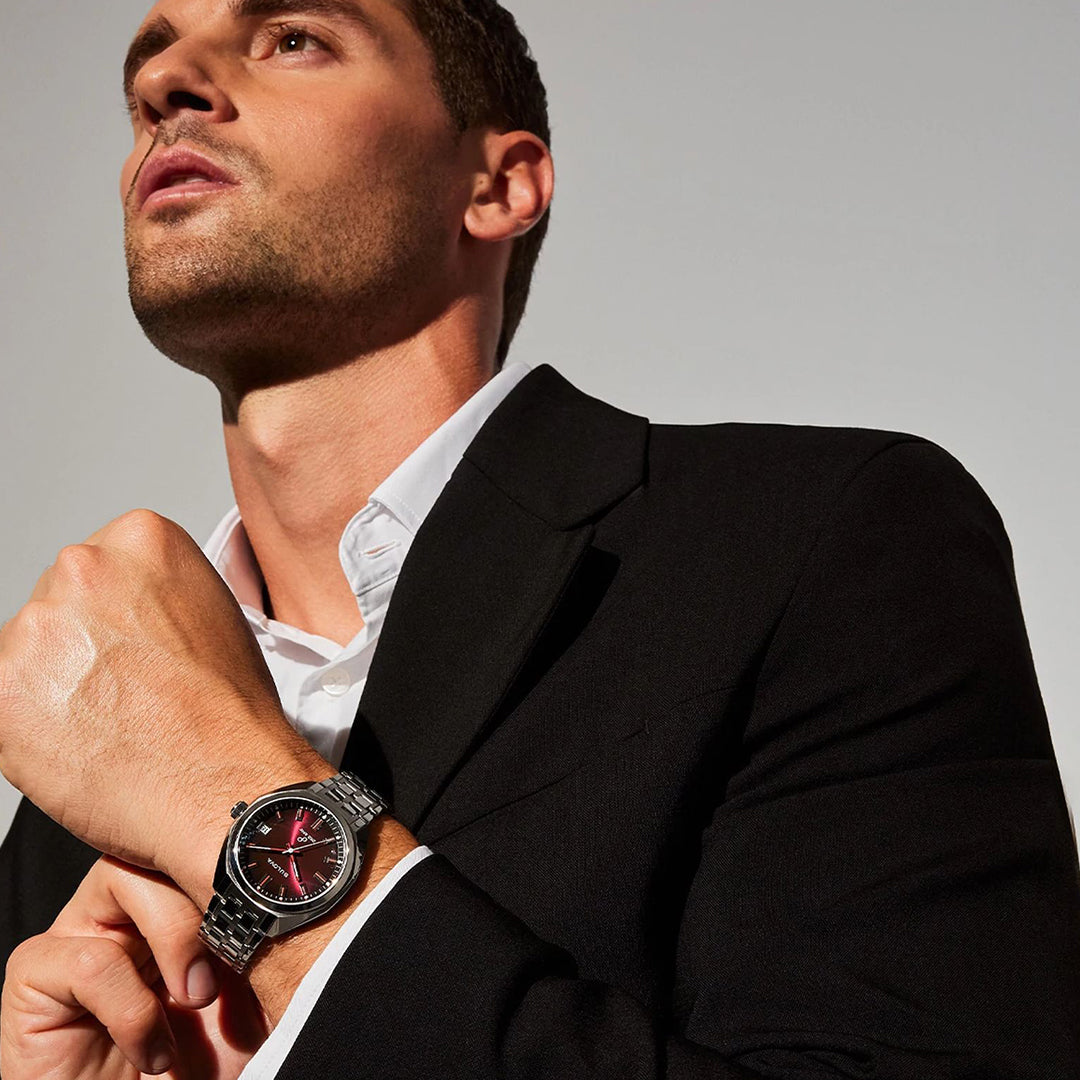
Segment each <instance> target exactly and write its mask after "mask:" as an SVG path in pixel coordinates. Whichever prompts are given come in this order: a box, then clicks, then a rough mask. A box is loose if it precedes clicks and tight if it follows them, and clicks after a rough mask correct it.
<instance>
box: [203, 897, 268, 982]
mask: <svg viewBox="0 0 1080 1080" xmlns="http://www.w3.org/2000/svg"><path fill="white" fill-rule="evenodd" d="M273 921H274V915H273V913H272V912H259V911H255V910H254V909H253V908H252V907H251V903H250V901H249V900H247V899H245V898H244V897H243V896H242V895H241V894H240V893H239V892H238V891H237V889H236V886H235V885H233V883H232V882H231V881H230V882H229V889H228V891H227V892H226V893H225V894H224V895H222V894H221V893H218V892H216V893H214V895H213V896H211V897H210V906H209V907H208V908H207V909H206V914H205V915H203V921H202V926H200V927H199V937H200V938H202V940H203V941H205V942H206V944H207V945H209V946H210V948H211V949H213V950H214V952H215V953H217V955H218V956H220V957H221V958H222V959H223V960H225V961H227V962H228V964H229V966H230V967H231V968H232V969H233V970H234V971H236V972H243V971H244V969H245V968H246V967H247V966H248V964H249V963H250V962H251V957H252V955H253V954H254V952H255V950H256V949H257V948H258V947H259V945H260V944H261V942H262V940H263V938H264V937H266V929H267V927H268V926H269V925H270V924H271V923H272V922H273Z"/></svg>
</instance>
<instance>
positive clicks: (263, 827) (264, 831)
mask: <svg viewBox="0 0 1080 1080" xmlns="http://www.w3.org/2000/svg"><path fill="white" fill-rule="evenodd" d="M269 831H270V826H269V825H267V824H266V822H265V821H264V822H263V823H262V824H261V825H260V826H259V832H261V833H262V834H263V836H265V835H266V834H267V833H268V832H269Z"/></svg>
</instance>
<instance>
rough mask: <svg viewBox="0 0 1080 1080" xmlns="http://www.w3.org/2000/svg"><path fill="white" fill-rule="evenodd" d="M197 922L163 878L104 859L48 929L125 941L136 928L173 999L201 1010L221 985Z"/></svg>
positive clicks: (196, 913) (197, 915)
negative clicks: (200, 937) (102, 935)
mask: <svg viewBox="0 0 1080 1080" xmlns="http://www.w3.org/2000/svg"><path fill="white" fill-rule="evenodd" d="M201 924H202V912H201V911H200V910H199V908H197V907H196V906H195V904H194V903H192V901H191V899H190V897H189V896H188V895H187V893H185V892H184V891H183V890H182V889H181V888H180V887H179V886H178V885H176V884H175V882H173V881H172V880H170V879H169V878H167V877H165V875H164V874H159V873H156V872H155V871H153V870H146V869H143V868H142V867H138V866H131V865H130V864H128V863H125V862H123V861H121V860H119V859H114V858H113V857H111V856H108V855H105V856H102V857H101V858H100V859H98V861H97V862H96V863H94V865H93V866H92V867H91V868H90V871H89V873H87V875H86V877H84V878H83V880H82V882H81V883H80V884H79V887H78V889H76V891H75V895H74V896H72V898H71V900H70V901H68V904H67V905H66V906H65V908H64V909H63V910H62V911H61V912H60V914H59V915H58V916H57V917H56V921H55V922H54V923H53V926H52V929H53V930H55V931H56V932H57V933H63V934H68V935H71V936H80V935H91V934H101V933H105V934H107V935H109V936H111V937H113V938H114V939H115V940H118V941H120V942H121V943H123V942H124V938H125V936H126V935H128V934H130V933H131V932H132V931H131V928H132V927H134V930H135V931H137V932H138V934H139V935H141V936H142V937H143V938H145V939H146V942H147V944H148V945H149V946H150V949H151V951H152V952H153V957H154V960H155V962H156V964H157V967H158V969H159V970H160V972H161V977H162V978H163V979H164V980H165V985H166V986H167V987H168V989H169V993H170V994H172V996H173V998H174V999H175V1000H176V1001H177V1002H178V1003H179V1004H180V1005H184V1006H186V1007H188V1008H194V1009H201V1008H204V1007H205V1006H207V1005H208V1004H210V1002H211V1001H213V1000H214V998H215V997H217V993H218V988H219V985H220V981H219V975H218V971H217V969H216V966H215V960H214V958H213V956H212V955H211V953H210V951H209V949H207V947H206V946H205V945H204V944H203V943H202V941H201V940H200V939H199V926H200V925H201ZM129 951H130V950H129ZM136 963H139V959H138V958H137V959H136Z"/></svg>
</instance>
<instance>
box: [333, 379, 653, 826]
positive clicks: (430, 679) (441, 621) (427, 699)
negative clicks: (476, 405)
mask: <svg viewBox="0 0 1080 1080" xmlns="http://www.w3.org/2000/svg"><path fill="white" fill-rule="evenodd" d="M647 436H648V421H647V420H646V419H645V418H644V417H641V416H635V415H633V414H631V413H627V412H624V411H622V410H621V409H617V408H615V407H614V406H612V405H609V404H607V403H606V402H603V401H601V400H599V399H598V398H594V397H591V396H589V395H587V394H585V393H583V392H582V391H581V390H578V389H577V388H576V387H575V386H573V385H572V384H571V383H570V382H569V381H568V380H566V379H565V378H564V377H563V376H562V375H560V374H559V373H558V372H557V371H556V370H555V369H554V368H552V367H551V366H550V365H548V364H542V365H540V366H538V367H536V368H534V369H533V370H532V371H531V372H530V373H529V374H528V375H526V376H525V377H524V378H523V379H522V380H521V381H520V382H519V383H518V384H517V385H516V386H515V387H514V389H513V390H511V391H510V393H509V394H508V395H507V396H506V398H505V399H504V400H503V401H502V402H501V403H500V404H499V405H498V407H497V408H496V409H495V410H494V412H493V413H492V414H491V415H490V416H489V418H488V420H487V421H486V423H485V424H484V425H483V427H482V428H481V429H480V431H479V432H478V433H477V435H476V437H475V438H474V439H473V441H472V442H471V443H470V445H469V447H468V448H467V449H466V451H465V454H464V457H463V458H462V460H461V462H460V463H459V464H458V466H457V468H456V469H455V470H454V473H453V474H452V476H451V477H450V480H449V481H448V483H447V485H446V487H445V488H444V489H443V491H442V493H441V494H440V495H439V497H438V499H437V500H436V502H435V504H434V506H433V507H432V508H431V511H430V512H429V514H428V516H427V517H426V518H425V520H424V522H423V523H422V525H421V526H420V529H419V530H418V532H417V534H416V536H415V538H414V541H413V545H412V548H411V549H410V552H409V555H408V557H407V558H406V560H405V563H404V565H403V567H402V569H401V574H400V576H399V579H398V582H397V585H396V587H395V592H394V598H393V602H392V603H391V605H390V607H389V610H388V611H387V614H386V621H385V623H384V625H383V629H382V633H381V636H380V640H379V644H378V646H377V648H376V651H375V655H374V656H373V658H372V663H371V670H370V672H369V674H368V679H367V684H366V685H365V688H364V693H363V696H362V697H361V700H360V706H359V709H358V712H357V716H356V720H355V722H354V725H353V730H352V732H351V734H350V737H349V742H348V745H347V746H346V749H345V754H344V757H343V759H342V768H348V769H355V770H356V771H357V772H359V773H360V774H361V775H362V776H364V777H365V779H367V780H368V782H369V783H371V784H372V786H374V787H375V788H376V789H377V790H380V791H381V792H382V793H383V794H384V795H385V796H387V798H388V799H389V801H390V803H391V805H392V808H393V812H394V815H395V817H397V818H398V819H399V820H400V821H401V822H402V823H403V824H404V825H405V826H406V827H407V828H409V829H411V830H413V831H414V832H416V831H417V830H418V829H420V827H421V826H422V825H423V823H424V821H425V820H426V818H427V816H428V815H429V813H430V812H431V810H432V808H433V806H434V805H435V804H436V803H437V802H438V801H439V799H440V797H441V795H442V793H443V792H444V791H445V790H446V788H447V785H448V784H449V783H450V782H451V781H452V779H453V777H454V775H455V774H456V773H457V771H458V770H459V769H460V767H461V766H462V764H463V763H464V762H465V761H466V760H467V759H468V758H469V757H470V756H471V754H472V753H473V752H474V751H475V749H476V748H477V746H479V745H480V743H482V742H483V740H484V739H485V738H486V736H487V734H489V732H490V730H491V729H492V727H493V726H494V725H496V724H498V723H499V722H501V721H502V719H503V717H502V716H501V715H500V712H499V706H500V704H501V703H502V702H503V701H504V700H505V699H506V696H507V694H508V693H509V691H510V689H511V687H512V686H513V683H514V680H515V677H516V676H517V675H518V673H519V672H520V671H521V670H522V667H523V666H524V664H525V661H526V660H527V659H528V657H529V654H530V652H531V651H532V649H533V646H534V645H535V643H536V641H537V638H538V637H539V635H540V632H541V630H542V629H543V628H544V627H545V625H547V624H548V623H549V621H551V619H552V616H553V614H554V612H555V609H556V608H557V607H558V604H559V600H560V597H561V596H562V595H563V594H564V592H565V591H566V589H567V585H568V583H569V582H570V579H571V578H572V577H573V575H574V573H575V570H576V569H577V568H578V567H579V566H580V565H581V563H582V559H583V556H584V555H585V553H586V551H587V550H588V548H589V544H590V541H591V539H592V536H593V532H594V528H595V524H594V523H595V521H596V519H598V517H599V516H600V515H601V514H602V513H603V512H604V511H606V510H607V509H609V508H610V507H612V506H613V505H614V504H616V503H617V502H619V501H620V500H621V499H623V498H624V497H625V496H626V495H627V494H629V493H630V492H631V491H633V490H634V489H635V488H636V487H637V486H639V485H640V484H641V483H642V481H643V479H644V471H645V450H646V444H647ZM473 809H474V810H475V809H479V807H478V806H475V805H474V806H473ZM452 824H453V823H452V822H442V823H441V826H442V828H443V831H445V828H446V827H449V826H451V825H452Z"/></svg>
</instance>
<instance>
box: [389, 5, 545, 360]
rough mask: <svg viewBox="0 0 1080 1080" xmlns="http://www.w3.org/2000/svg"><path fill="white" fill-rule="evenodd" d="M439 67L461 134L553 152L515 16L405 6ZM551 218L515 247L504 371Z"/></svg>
mask: <svg viewBox="0 0 1080 1080" xmlns="http://www.w3.org/2000/svg"><path fill="white" fill-rule="evenodd" d="M400 2H401V6H402V8H403V9H404V11H405V13H406V14H407V15H408V16H409V18H410V20H411V21H412V23H413V25H414V26H415V27H416V30H417V32H418V33H419V34H420V36H421V37H422V38H423V39H424V41H425V42H426V43H427V46H428V49H429V50H430V52H431V55H432V58H433V60H434V64H435V78H436V82H437V84H438V90H439V93H440V95H441V97H442V99H443V102H444V103H445V105H446V108H447V110H448V111H449V113H450V116H451V118H452V119H453V121H454V123H455V124H456V125H457V128H458V130H459V131H461V132H465V131H468V130H469V129H470V128H473V127H481V126H486V125H492V126H494V127H495V128H496V129H497V130H499V131H519V130H520V131H528V132H531V133H532V134H533V135H536V136H537V137H538V138H540V139H543V141H544V143H545V144H546V145H547V146H550V145H551V128H550V125H549V123H548V110H547V91H546V90H545V89H544V84H543V82H542V81H541V79H540V71H539V69H538V67H537V65H536V61H535V60H534V59H533V55H532V53H531V51H530V50H529V43H528V42H527V41H526V40H525V35H524V34H522V32H521V30H520V29H519V28H518V25H517V22H516V21H515V19H514V16H513V15H511V14H510V12H509V11H507V10H506V9H505V8H504V7H502V5H501V4H499V3H497V2H496V0H400ZM549 217H550V214H545V215H544V217H542V218H541V219H540V220H539V221H538V222H537V223H536V224H535V225H534V226H533V227H532V228H531V229H530V230H529V231H528V232H527V233H526V234H525V235H524V236H520V237H518V238H517V239H516V240H515V241H514V247H513V250H512V251H511V254H510V265H509V268H508V269H507V273H506V284H505V285H504V287H503V324H502V332H501V333H500V335H499V348H498V355H497V362H498V364H499V366H502V364H503V362H504V361H505V359H506V356H507V353H508V352H509V350H510V342H511V340H512V339H513V337H514V333H515V332H516V331H517V328H518V324H519V323H520V322H521V317H522V315H524V313H525V302H526V301H527V300H528V298H529V286H530V284H531V283H532V275H533V270H534V269H535V267H536V260H537V257H538V256H539V254H540V247H541V245H542V244H543V242H544V236H545V235H546V234H547V228H548V218H549Z"/></svg>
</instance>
